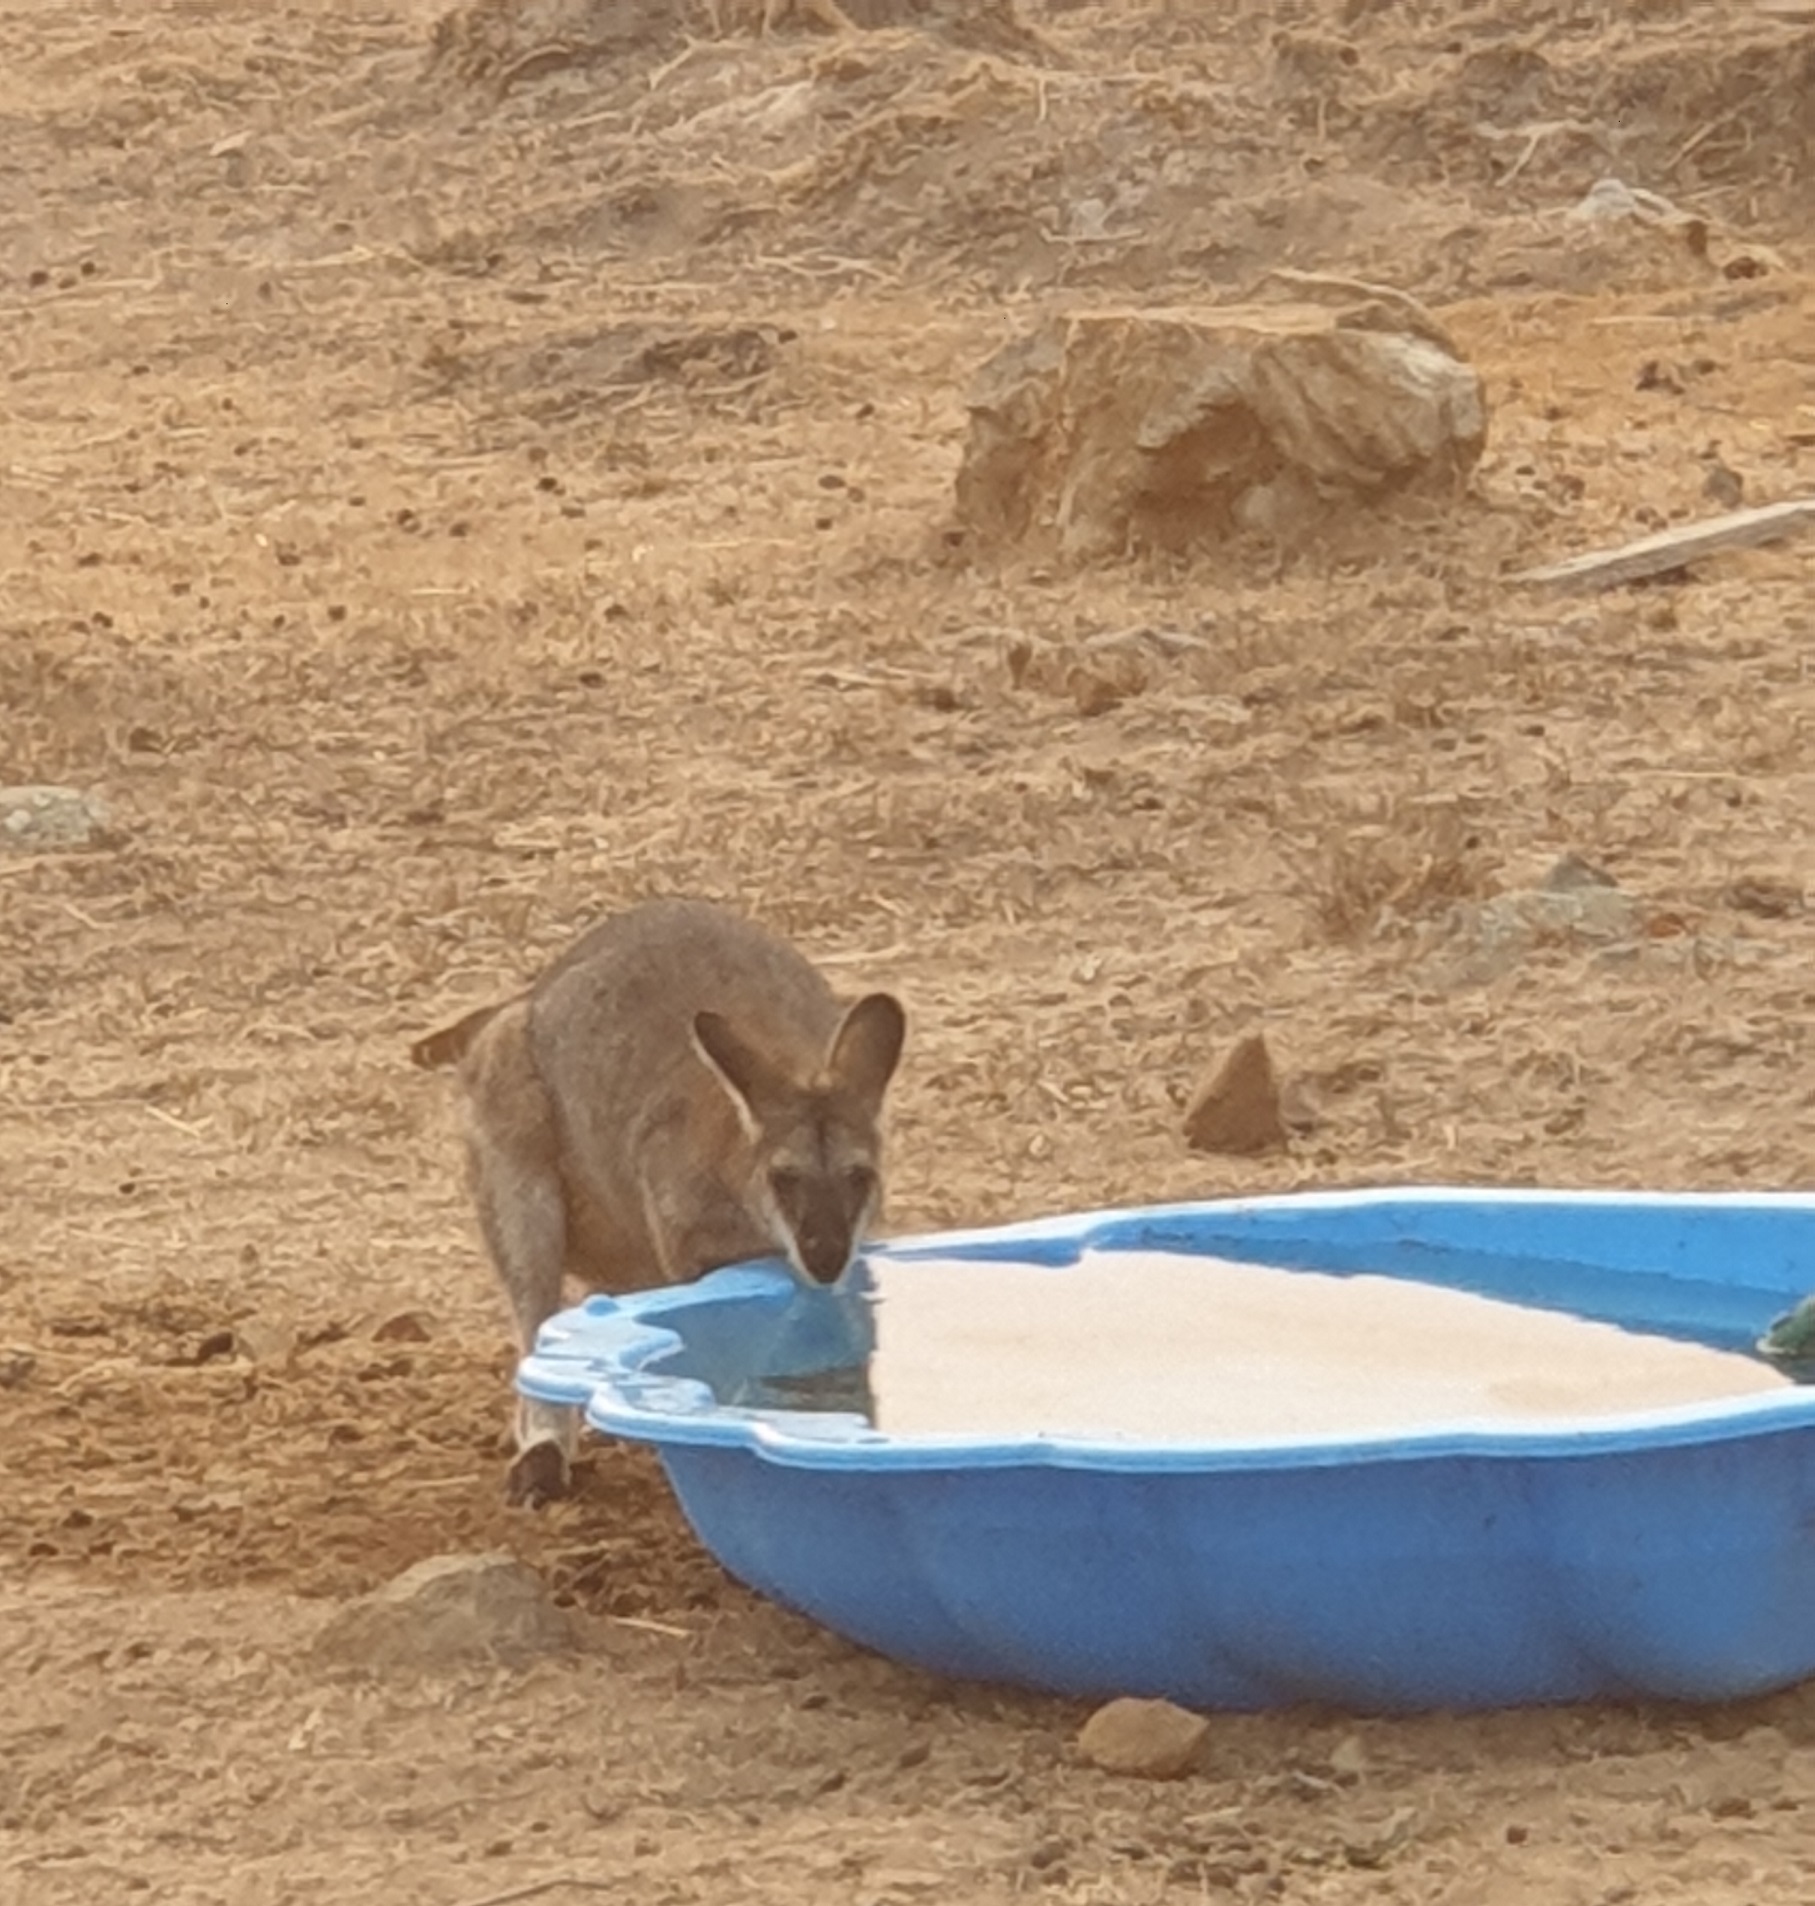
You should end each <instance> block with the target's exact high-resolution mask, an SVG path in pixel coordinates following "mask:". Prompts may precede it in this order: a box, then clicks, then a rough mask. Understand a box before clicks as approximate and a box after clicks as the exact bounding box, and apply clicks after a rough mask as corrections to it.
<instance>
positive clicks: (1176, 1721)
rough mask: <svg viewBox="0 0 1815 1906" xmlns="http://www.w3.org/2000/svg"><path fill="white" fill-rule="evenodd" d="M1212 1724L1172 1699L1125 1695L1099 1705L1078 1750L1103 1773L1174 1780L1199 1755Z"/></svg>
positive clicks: (1079, 1739)
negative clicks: (1144, 1699) (1145, 1699)
mask: <svg viewBox="0 0 1815 1906" xmlns="http://www.w3.org/2000/svg"><path fill="white" fill-rule="evenodd" d="M1209 1732H1210V1723H1209V1722H1208V1721H1207V1720H1205V1719H1204V1717H1203V1716H1202V1715H1201V1714H1193V1713H1191V1712H1190V1711H1189V1710H1188V1709H1186V1708H1182V1707H1176V1706H1174V1704H1173V1703H1172V1702H1170V1701H1141V1700H1136V1699H1134V1698H1132V1697H1129V1696H1125V1697H1123V1698H1122V1699H1120V1700H1116V1701H1111V1702H1110V1703H1109V1704H1108V1705H1107V1706H1106V1707H1100V1708H1098V1709H1097V1711H1096V1712H1095V1713H1094V1714H1093V1715H1092V1716H1091V1717H1090V1719H1089V1720H1087V1721H1086V1722H1085V1723H1084V1726H1083V1728H1082V1730H1081V1731H1080V1732H1079V1735H1078V1752H1079V1753H1080V1754H1082V1755H1083V1757H1084V1758H1085V1759H1086V1760H1087V1761H1089V1762H1090V1763H1091V1764H1092V1766H1095V1767H1101V1768H1102V1769H1103V1770H1104V1772H1105V1773H1111V1774H1132V1775H1135V1776H1136V1777H1138V1778H1139V1779H1142V1780H1176V1779H1177V1778H1178V1777H1179V1776H1180V1775H1181V1774H1183V1773H1185V1772H1187V1771H1188V1770H1189V1769H1190V1767H1191V1765H1192V1763H1193V1762H1194V1761H1195V1760H1196V1759H1197V1755H1198V1750H1199V1748H1201V1747H1202V1746H1203V1744H1204V1737H1205V1736H1206V1735H1207V1734H1208V1733H1209Z"/></svg>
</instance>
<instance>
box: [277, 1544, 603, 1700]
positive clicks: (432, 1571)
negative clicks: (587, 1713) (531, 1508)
mask: <svg viewBox="0 0 1815 1906" xmlns="http://www.w3.org/2000/svg"><path fill="white" fill-rule="evenodd" d="M573 1646H574V1632H573V1623H572V1621H571V1620H570V1619H569V1617H568V1616H567V1615H566V1614H565V1613H564V1612H563V1611H562V1610H561V1609H559V1608H557V1607H556V1606H555V1605H554V1603H553V1602H551V1601H550V1600H549V1599H548V1592H547V1590H546V1589H544V1588H543V1586H542V1582H541V1579H540V1577H539V1576H537V1574H536V1572H535V1571H534V1570H533V1569H531V1568H527V1567H525V1565H524V1564H523V1563H521V1562H519V1561H516V1560H514V1559H513V1558H512V1557H511V1556H508V1555H432V1556H430V1557H429V1558H428V1559H427V1560H426V1561H423V1562H418V1563H417V1564H416V1565H415V1566H414V1567H413V1568H408V1569H405V1570H404V1572H403V1573H402V1574H401V1575H399V1576H398V1577H396V1579H395V1580H393V1581H389V1582H386V1583H385V1585H384V1586H383V1587H382V1588H379V1589H375V1590H374V1591H373V1592H372V1593H371V1594H370V1595H367V1596H365V1597H364V1598H363V1599H361V1600H359V1601H357V1602H353V1603H351V1604H350V1605H349V1606H347V1607H345V1608H343V1609H341V1610H340V1611H339V1612H338V1613H337V1614H334V1615H332V1616H330V1617H329V1618H328V1620H327V1622H326V1623H324V1624H323V1626H322V1628H321V1630H320V1632H319V1633H318V1634H317V1635H316V1638H315V1651H316V1653H317V1654H318V1655H319V1656H320V1657H322V1658H323V1659H324V1660H328V1661H331V1662H337V1663H340V1664H342V1665H344V1666H348V1667H358V1668H370V1669H376V1670H378V1671H380V1672H383V1671H385V1670H391V1669H402V1670H405V1671H414V1672H418V1673H422V1672H430V1673H432V1672H436V1671H448V1670H454V1669H460V1668H473V1667H492V1666H497V1667H506V1668H523V1667H527V1666H528V1665H529V1664H530V1663H531V1662H532V1661H538V1660H540V1659H541V1658H542V1657H543V1656H545V1655H553V1654H565V1653H567V1652H568V1651H569V1650H571V1649H572V1648H573Z"/></svg>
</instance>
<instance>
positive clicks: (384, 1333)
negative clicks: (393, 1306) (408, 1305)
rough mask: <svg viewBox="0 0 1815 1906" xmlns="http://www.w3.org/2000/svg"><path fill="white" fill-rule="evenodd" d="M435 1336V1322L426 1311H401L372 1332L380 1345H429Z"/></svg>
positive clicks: (386, 1319)
mask: <svg viewBox="0 0 1815 1906" xmlns="http://www.w3.org/2000/svg"><path fill="white" fill-rule="evenodd" d="M434 1334H435V1320H434V1318H433V1317H431V1316H430V1315H429V1314H428V1312H427V1311H425V1310H400V1311H396V1312H394V1313H393V1314H392V1315H391V1316H389V1317H387V1318H385V1320H384V1321H383V1323H381V1324H379V1325H378V1326H377V1327H376V1328H375V1329H374V1330H373V1332H372V1336H373V1338H374V1340H375V1341H377V1342H378V1343H427V1342H428V1341H429V1340H430V1338H432V1337H433V1336H434Z"/></svg>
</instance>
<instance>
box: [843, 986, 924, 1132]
mask: <svg viewBox="0 0 1815 1906" xmlns="http://www.w3.org/2000/svg"><path fill="white" fill-rule="evenodd" d="M906 1036H907V1014H906V1013H905V1012H903V1011H902V1009H901V1001H900V1000H898V999H897V998H896V997H895V996H894V994H893V993H867V994H865V995H864V997H863V998H862V999H860V1000H858V1001H857V1003H856V1004H855V1005H854V1006H852V1007H851V1009H850V1010H849V1011H848V1012H847V1013H846V1014H845V1016H844V1018H843V1019H841V1020H840V1021H839V1022H838V1030H837V1032H836V1033H834V1034H833V1036H832V1055H831V1058H830V1059H829V1060H828V1061H827V1063H826V1070H827V1071H828V1073H829V1074H830V1075H831V1079H832V1083H833V1084H834V1085H836V1086H838V1087H840V1088H841V1089H842V1090H844V1091H847V1092H855V1093H856V1094H857V1095H858V1097H859V1098H861V1099H863V1100H864V1101H865V1102H866V1103H867V1104H869V1105H871V1106H880V1105H881V1104H882V1095H883V1093H885V1092H886V1091H887V1090H888V1089H889V1081H890V1079H892V1078H893V1077H894V1076H895V1067H896V1065H897V1064H898V1063H899V1062H900V1059H901V1042H902V1040H903V1039H904V1038H905V1037H906Z"/></svg>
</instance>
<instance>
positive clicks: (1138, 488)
mask: <svg viewBox="0 0 1815 1906" xmlns="http://www.w3.org/2000/svg"><path fill="white" fill-rule="evenodd" d="M970 415H971V424H970V440H969V443H968V444H967V446H966V449H965V454H964V461H963V465H962V467H961V468H960V470H959V472H958V497H957V501H958V512H959V516H960V519H961V521H962V523H963V524H964V526H965V528H966V529H968V530H969V531H970V532H971V533H972V534H973V535H974V536H975V537H976V539H977V540H978V541H979V542H980V543H982V544H983V545H985V546H989V545H1000V544H1005V543H1013V544H1026V545H1030V546H1032V547H1033V548H1034V549H1037V550H1040V551H1041V552H1043V553H1045V552H1052V553H1057V554H1059V555H1061V556H1064V557H1068V558H1072V559H1080V560H1089V559H1091V558H1095V557H1103V556H1114V555H1118V554H1120V553H1122V552H1123V551H1124V550H1127V549H1131V548H1143V547H1153V548H1162V549H1183V548H1188V547H1190V546H1191V545H1193V544H1196V543H1204V542H1215V541H1217V540H1220V539H1222V538H1225V537H1227V536H1229V535H1231V534H1232V533H1235V532H1237V531H1241V530H1254V531H1259V532H1263V533H1265V534H1268V535H1271V536H1273V537H1276V538H1278V539H1279V540H1281V541H1285V542H1291V541H1294V540H1298V539H1302V538H1303V537H1304V536H1305V535H1306V534H1307V533H1309V532H1310V531H1312V530H1314V529H1315V528H1316V526H1317V525H1318V524H1319V523H1320V522H1324V521H1327V520H1328V518H1329V517H1330V515H1331V513H1332V512H1338V511H1341V510H1344V509H1353V508H1355V507H1357V506H1359V505H1364V504H1369V503H1374V502H1378V501H1380V500H1382V499H1384V498H1387V497H1391V496H1395V495H1398V494H1401V493H1403V492H1406V491H1409V490H1423V491H1429V492H1432V493H1435V494H1440V495H1441V494H1453V493H1454V492H1455V490H1456V489H1457V488H1458V487H1459V486H1460V484H1461V483H1462V481H1463V480H1464V479H1465V478H1466V476H1467V474H1468V472H1469V471H1470V470H1471V469H1472V468H1473V467H1474V464H1475V462H1476V460H1477V459H1478V458H1479V456H1480V454H1481V450H1482V446H1483V444H1484V443H1485V441H1486V437H1487V407H1486V402H1485V399H1484V396H1483V393H1482V387H1481V379H1480V377H1479V375H1478V374H1477V373H1476V372H1475V371H1474V370H1473V368H1472V367H1471V366H1469V365H1468V364H1465V363H1464V362H1462V361H1461V359H1460V358H1458V357H1457V356H1456V355H1455V354H1454V352H1453V351H1452V350H1451V349H1450V348H1448V346H1447V344H1446V343H1445V342H1444V341H1443V340H1442V337H1441V333H1439V332H1438V331H1437V330H1436V328H1435V327H1434V326H1433V325H1431V324H1429V323H1428V321H1426V322H1420V321H1419V320H1418V318H1417V317H1416V316H1415V315H1413V314H1412V311H1411V309H1410V308H1409V307H1408V309H1406V310H1405V311H1403V312H1402V311H1401V310H1400V309H1399V307H1397V306H1395V305H1392V304H1387V303H1383V302H1381V301H1378V300H1377V301H1373V302H1368V303H1363V304H1360V305H1352V306H1350V307H1349V308H1348V309H1345V310H1327V309H1322V308H1319V307H1317V306H1315V305H1312V304H1296V303H1295V304H1274V305H1239V306H1228V307H1226V308H1223V309H1203V310H1167V311H1153V312H1127V311H1118V312H1098V313H1080V314H1073V315H1070V316H1065V317H1057V318H1053V319H1051V320H1049V321H1048V322H1046V323H1045V324H1042V325H1041V326H1040V327H1039V328H1038V329H1037V330H1036V331H1034V332H1033V333H1032V334H1031V335H1029V336H1027V337H1024V338H1021V339H1018V340H1016V341H1015V342H1013V343H1011V344H1008V345H1006V346H1005V347H1004V348H1003V349H1002V350H1000V351H998V352H997V353H996V355H995V356H994V357H993V358H991V359H990V360H989V362H988V363H986V364H985V365H984V366H983V368H982V370H981V371H980V372H979V373H978V376H977V380H976V384H975V386H974V388H973V390H972V393H971V397H970Z"/></svg>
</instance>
